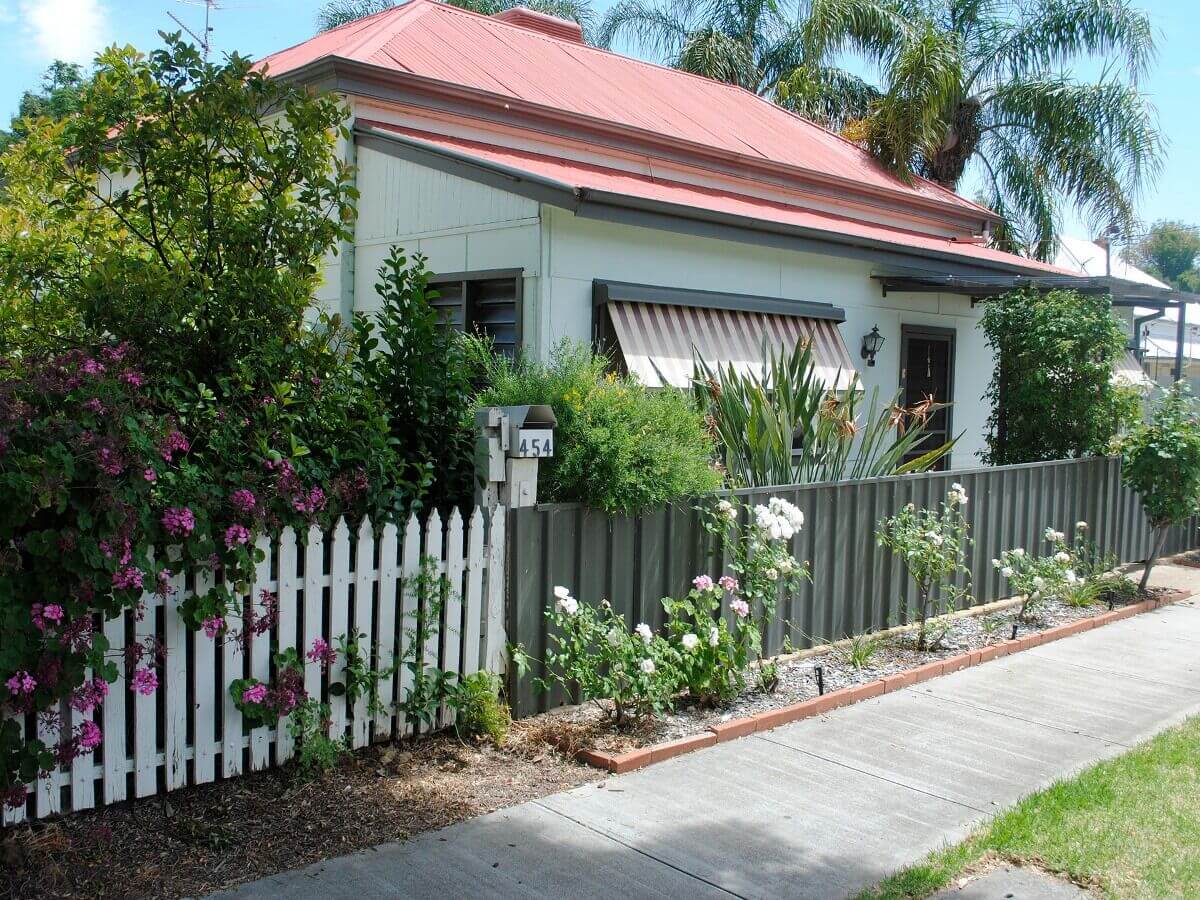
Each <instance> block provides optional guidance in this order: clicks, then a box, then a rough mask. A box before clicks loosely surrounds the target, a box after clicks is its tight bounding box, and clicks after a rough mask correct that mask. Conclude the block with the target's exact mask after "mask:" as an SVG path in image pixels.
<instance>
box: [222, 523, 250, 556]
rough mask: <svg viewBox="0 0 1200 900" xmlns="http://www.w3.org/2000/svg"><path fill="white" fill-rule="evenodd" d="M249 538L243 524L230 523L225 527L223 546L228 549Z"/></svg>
mask: <svg viewBox="0 0 1200 900" xmlns="http://www.w3.org/2000/svg"><path fill="white" fill-rule="evenodd" d="M249 540H250V532H249V531H247V530H246V527H245V526H244V525H230V526H229V527H228V528H226V529H225V546H226V547H227V548H228V549H230V550H232V549H233V548H234V547H236V546H238V545H239V544H244V543H246V542H247V541H249Z"/></svg>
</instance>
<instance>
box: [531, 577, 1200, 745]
mask: <svg viewBox="0 0 1200 900" xmlns="http://www.w3.org/2000/svg"><path fill="white" fill-rule="evenodd" d="M1198 564H1200V563H1198ZM1156 593H1159V591H1158V590H1157V589H1153V588H1152V589H1151V590H1149V591H1148V592H1147V593H1146V594H1145V595H1139V596H1137V597H1134V598H1133V600H1132V601H1131V602H1135V603H1136V602H1140V601H1141V600H1144V599H1147V598H1148V597H1151V596H1154V595H1155V594H1156ZM1017 609H1018V607H1015V606H1014V607H1012V608H1009V609H1005V610H1002V611H998V612H994V613H990V614H986V615H980V616H963V617H959V618H956V619H953V620H952V621H951V624H950V629H949V631H948V632H947V634H946V637H945V638H944V640H943V642H942V645H941V646H940V647H939V649H937V650H933V651H918V650H917V649H916V648H915V636H914V635H913V634H911V633H901V634H896V635H890V636H880V637H879V638H878V644H877V646H876V649H875V652H874V653H873V654H872V655H871V657H870V659H869V661H868V662H867V663H866V664H864V665H862V666H861V667H857V668H856V667H855V666H853V665H852V664H851V663H850V661H849V659H848V658H847V656H846V649H845V648H840V649H834V650H827V651H824V652H821V653H817V654H814V655H808V656H805V657H803V658H792V659H787V658H784V659H783V661H781V662H780V663H779V666H778V673H779V684H778V685H777V686H776V687H775V690H774V691H765V690H762V689H761V688H759V687H757V686H755V685H753V684H751V685H749V686H748V688H747V690H746V691H745V692H743V693H742V694H741V696H739V697H737V698H736V699H735V700H734V701H733V702H731V703H730V704H729V705H727V706H725V707H723V708H720V709H702V708H699V707H696V706H691V707H688V706H680V707H678V708H677V709H676V710H675V712H674V713H673V714H671V715H668V716H664V717H662V718H661V719H657V720H650V721H644V722H640V723H638V724H636V725H634V726H633V727H632V728H630V729H629V730H625V731H617V730H616V729H615V728H613V726H612V725H611V723H610V722H609V720H608V718H607V716H606V715H605V712H604V710H602V709H601V708H599V707H598V706H596V705H595V704H584V705H580V706H570V707H562V708H560V709H556V710H552V711H550V712H547V713H543V714H542V715H541V716H538V717H536V718H535V719H532V720H529V721H533V722H536V721H537V720H538V719H542V720H546V726H545V727H546V728H547V730H548V732H553V731H554V730H555V728H556V727H557V728H558V729H559V730H560V733H561V734H565V735H567V736H568V739H567V741H566V742H567V743H569V744H570V745H573V746H579V747H589V748H591V749H595V750H601V751H606V752H610V753H619V752H622V751H625V750H631V749H634V748H637V747H646V746H650V745H652V744H658V743H662V742H664V741H673V740H676V739H678V738H682V737H687V736H689V735H693V734H699V733H700V732H703V731H704V730H705V729H706V728H708V727H709V726H710V725H716V724H719V723H721V722H729V721H732V720H735V719H742V718H746V717H748V716H753V715H755V714H757V713H762V712H767V711H769V710H773V709H779V708H780V707H784V706H791V705H792V704H795V703H800V702H802V701H804V700H808V699H810V698H812V697H816V696H817V695H818V693H819V690H818V686H817V667H818V666H819V667H821V670H822V677H823V680H824V685H825V692H826V693H829V692H831V691H836V690H839V689H841V688H846V687H853V686H854V685H856V684H865V683H867V682H870V681H878V680H879V679H880V678H883V677H884V676H886V675H895V674H897V673H900V672H903V671H905V670H907V669H912V668H915V667H917V666H920V665H923V664H925V663H928V662H933V661H935V660H938V659H945V658H947V657H950V656H958V655H959V654H962V653H965V652H967V651H970V650H977V649H979V648H980V647H985V646H987V645H988V644H996V643H1000V642H1002V641H1005V640H1008V639H1009V638H1011V637H1012V626H1013V623H1014V622H1015V621H1016V614H1017ZM1106 610H1107V607H1106V606H1087V607H1073V606H1068V605H1066V604H1064V603H1059V602H1057V601H1048V602H1046V603H1044V604H1043V605H1042V606H1041V608H1040V609H1039V610H1038V613H1037V618H1036V620H1035V621H1032V622H1028V623H1021V624H1020V626H1019V633H1020V634H1022V635H1026V634H1031V633H1035V632H1038V631H1044V630H1046V629H1047V628H1053V627H1055V626H1058V625H1065V624H1069V623H1070V622H1075V621H1078V620H1079V619H1086V618H1091V617H1093V616H1096V615H1099V614H1100V613H1102V612H1105V611H1106ZM935 633H936V632H935ZM551 723H558V724H557V726H555V725H552V724H551Z"/></svg>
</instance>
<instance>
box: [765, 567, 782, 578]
mask: <svg viewBox="0 0 1200 900" xmlns="http://www.w3.org/2000/svg"><path fill="white" fill-rule="evenodd" d="M763 574H764V575H766V576H767V580H768V581H775V580H777V579H778V578H779V573H778V572H776V571H775V569H773V568H771V569H767V571H765V572H764V573H763Z"/></svg>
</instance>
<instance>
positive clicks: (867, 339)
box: [862, 325, 886, 366]
mask: <svg viewBox="0 0 1200 900" xmlns="http://www.w3.org/2000/svg"><path fill="white" fill-rule="evenodd" d="M885 340H886V338H884V336H883V335H882V334H880V333H879V326H878V325H875V326H874V327H872V328H871V330H870V331H869V332H868V333H867V334H864V335H863V339H862V358H863V359H865V360H866V361H867V365H868V366H873V365H875V354H876V353H878V352H879V351H880V349H881V348H882V347H883V342H884V341H885Z"/></svg>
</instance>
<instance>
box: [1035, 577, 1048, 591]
mask: <svg viewBox="0 0 1200 900" xmlns="http://www.w3.org/2000/svg"><path fill="white" fill-rule="evenodd" d="M1045 586H1046V579H1045V578H1043V577H1042V576H1041V575H1034V576H1033V587H1034V590H1035V591H1040V590H1041V589H1042V588H1044V587H1045Z"/></svg>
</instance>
